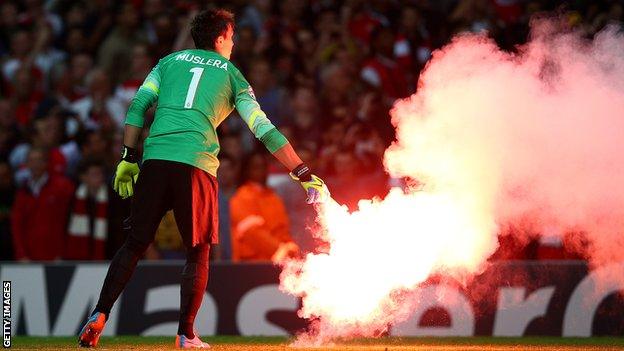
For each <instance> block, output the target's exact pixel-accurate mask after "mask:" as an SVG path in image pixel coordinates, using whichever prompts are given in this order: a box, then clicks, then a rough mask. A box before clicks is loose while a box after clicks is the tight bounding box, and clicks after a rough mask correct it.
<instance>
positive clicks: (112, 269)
mask: <svg viewBox="0 0 624 351" xmlns="http://www.w3.org/2000/svg"><path fill="white" fill-rule="evenodd" d="M145 250H147V245H146V244H144V243H141V242H139V241H137V240H135V239H133V238H132V237H131V236H129V237H128V239H126V242H125V243H124V244H123V245H122V246H121V248H119V250H118V251H117V253H116V254H115V257H113V260H112V261H111V264H110V266H109V267H108V273H106V279H104V285H103V286H102V291H101V292H100V298H99V300H98V303H97V305H96V307H95V311H94V312H101V313H104V314H105V315H106V318H108V315H109V314H110V310H111V308H113V304H114V303H115V301H117V298H118V297H119V294H121V292H122V291H123V289H124V288H125V287H126V284H128V280H130V277H131V276H132V273H134V269H135V268H136V265H137V262H138V261H139V259H140V258H141V257H142V256H143V254H144V253H145Z"/></svg>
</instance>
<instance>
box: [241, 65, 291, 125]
mask: <svg viewBox="0 0 624 351" xmlns="http://www.w3.org/2000/svg"><path fill="white" fill-rule="evenodd" d="M249 84H251V86H252V87H253V91H254V94H255V95H256V100H257V101H258V103H259V104H260V107H262V110H263V111H266V114H267V116H271V122H272V123H273V124H274V125H276V126H281V125H282V124H283V118H284V117H285V116H284V115H285V112H284V107H285V105H286V102H287V95H286V92H285V91H284V90H283V89H281V88H280V87H278V86H276V84H275V78H274V74H273V73H272V72H271V65H270V63H269V61H268V60H265V59H256V60H254V61H252V62H251V63H250V72H249Z"/></svg>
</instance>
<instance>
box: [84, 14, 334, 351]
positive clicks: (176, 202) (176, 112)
mask: <svg viewBox="0 0 624 351" xmlns="http://www.w3.org/2000/svg"><path fill="white" fill-rule="evenodd" d="M233 35H234V16H233V15H232V13H230V12H228V11H225V10H209V11H204V12H201V13H199V14H198V15H197V16H196V17H195V18H194V19H193V21H192V23H191V36H192V38H193V41H194V42H195V47H196V49H192V50H183V51H179V52H175V53H172V54H170V55H168V56H166V57H164V58H162V59H161V60H160V61H159V62H158V64H157V65H156V66H155V67H154V68H153V69H152V71H151V72H150V74H149V75H148V76H147V78H146V79H145V81H144V82H143V84H142V85H141V87H140V88H139V90H138V91H137V93H136V95H135V97H134V99H133V100H132V103H131V105H130V107H129V109H128V113H127V116H126V125H125V131H124V147H123V151H122V159H121V161H120V163H119V165H118V166H117V171H116V175H115V180H114V188H115V191H117V192H118V193H119V195H120V196H121V197H123V198H127V197H130V196H132V195H134V198H133V201H132V208H131V216H130V225H131V231H130V234H129V235H128V238H127V239H126V242H125V243H124V245H123V246H122V247H121V248H120V249H119V251H117V253H116V254H115V257H114V258H113V260H112V262H111V264H110V267H109V269H108V273H107V275H106V278H105V280H104V285H103V286H102V290H101V293H100V298H99V300H98V303H97V305H96V308H95V311H94V312H93V314H92V315H91V316H90V318H89V319H88V321H87V323H86V324H85V326H84V327H83V328H82V330H81V331H80V335H79V343H80V345H81V346H85V347H92V346H96V345H97V342H98V339H99V337H100V334H101V333H102V330H103V329H104V324H105V322H106V319H107V317H108V314H109V313H110V310H111V308H112V307H113V304H114V303H115V300H117V298H118V297H119V294H120V293H121V292H122V291H123V289H124V287H125V286H126V284H127V282H128V280H129V279H130V276H131V275H132V273H133V272H134V269H135V267H136V264H137V261H138V260H139V258H140V257H141V256H142V255H143V253H144V252H145V250H146V249H147V247H148V245H149V244H150V243H151V242H152V241H153V240H154V235H155V231H156V228H157V227H158V224H159V223H160V220H161V218H162V216H163V215H164V214H165V212H166V211H167V210H169V209H173V211H174V215H175V220H176V223H177V225H178V228H179V230H180V234H181V236H182V241H183V242H184V245H185V246H186V248H187V253H186V264H185V266H184V270H183V272H182V283H181V293H180V320H179V326H178V333H177V334H178V335H177V337H176V340H175V345H176V347H180V348H197V347H200V348H201V347H208V344H206V343H203V342H202V341H201V340H200V339H199V337H198V336H197V335H196V334H195V332H194V330H193V322H194V320H195V316H196V314H197V311H198V310H199V307H200V305H201V301H202V297H203V294H204V292H205V290H206V284H207V282H208V251H209V246H210V244H215V243H217V242H218V232H217V228H218V214H217V211H218V209H217V180H216V174H217V167H218V164H219V162H218V160H217V154H218V152H219V142H218V139H217V134H216V129H217V126H218V125H219V124H220V123H221V122H223V120H224V119H225V118H226V117H227V116H228V115H229V114H230V112H232V110H233V109H234V108H236V110H237V111H238V113H239V114H240V115H241V117H242V118H243V120H244V121H245V123H246V124H247V126H249V129H251V131H252V132H253V133H254V135H255V136H256V137H257V138H258V139H259V140H260V141H261V142H262V143H263V144H264V145H265V146H266V148H267V149H268V150H269V151H270V152H271V153H272V154H273V156H275V157H276V158H277V159H278V160H279V161H280V162H281V163H282V164H283V165H284V166H285V167H286V168H287V169H288V170H290V171H291V175H292V177H293V178H294V179H296V180H298V181H300V182H301V185H302V186H303V188H304V189H305V190H306V192H307V194H308V200H307V201H308V203H315V202H322V201H324V200H325V199H327V198H328V196H329V192H328V190H327V187H326V186H325V184H324V183H323V181H322V180H321V179H319V178H318V177H316V176H314V175H312V174H311V173H310V170H309V169H308V167H306V166H305V165H304V164H303V162H302V161H301V159H300V158H299V156H298V155H297V154H296V153H295V151H294V150H293V148H292V146H291V145H290V143H289V142H288V140H286V138H285V137H284V136H283V135H282V134H281V133H280V132H279V131H278V130H277V129H276V128H275V127H274V126H273V125H272V124H271V122H270V121H269V120H268V119H267V117H266V115H265V114H264V112H263V111H262V110H261V109H260V106H259V105H258V103H257V102H256V99H255V96H254V94H253V90H252V88H251V87H250V86H249V83H247V81H246V80H245V78H244V77H243V75H242V74H241V73H240V71H239V70H238V69H237V68H236V67H234V65H232V63H231V62H230V61H229V58H230V55H231V53H232V48H233V46H234V42H233V40H232V36H233ZM154 103H157V109H156V115H155V117H154V122H153V123H152V126H151V128H150V133H149V136H148V137H147V139H146V140H145V144H144V155H143V165H142V168H141V170H140V175H139V166H138V161H139V160H138V157H137V152H136V146H137V140H138V137H139V134H140V133H141V128H142V127H143V115H144V113H145V111H146V110H147V109H148V108H149V107H150V106H151V105H152V104H154ZM135 180H136V184H135Z"/></svg>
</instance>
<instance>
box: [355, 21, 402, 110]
mask: <svg viewBox="0 0 624 351" xmlns="http://www.w3.org/2000/svg"><path fill="white" fill-rule="evenodd" d="M394 42H395V34H394V32H393V30H392V28H390V27H383V26H382V27H377V28H376V29H375V30H373V32H372V33H371V48H372V55H371V57H370V58H369V59H368V60H366V61H365V62H364V66H363V68H362V72H361V73H360V75H361V78H362V79H363V80H364V82H366V83H367V84H368V85H370V86H371V87H373V88H375V89H378V90H379V91H381V92H382V94H383V97H384V103H386V104H387V105H388V106H390V105H391V104H392V103H393V102H394V100H396V99H399V98H404V97H407V96H408V95H409V93H410V92H411V91H412V88H411V87H410V85H409V81H408V80H407V72H406V71H405V70H404V69H403V67H402V66H401V65H400V64H399V62H398V61H397V59H396V57H395V56H394Z"/></svg>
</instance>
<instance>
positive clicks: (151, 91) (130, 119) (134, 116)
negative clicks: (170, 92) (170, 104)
mask: <svg viewBox="0 0 624 351" xmlns="http://www.w3.org/2000/svg"><path fill="white" fill-rule="evenodd" d="M160 81H161V77H160V63H158V64H157V65H156V66H155V67H154V68H153V69H152V71H151V72H150V73H149V74H148V75H147V78H145V80H144V81H143V84H141V86H140V87H139V90H137V92H136V94H135V95H134V98H132V102H131V103H130V107H128V113H127V114H126V124H129V125H132V126H135V127H139V128H142V127H143V122H144V115H145V111H147V109H148V108H150V106H152V105H153V104H154V103H155V102H156V100H158V93H159V92H160Z"/></svg>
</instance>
